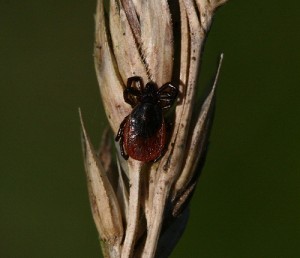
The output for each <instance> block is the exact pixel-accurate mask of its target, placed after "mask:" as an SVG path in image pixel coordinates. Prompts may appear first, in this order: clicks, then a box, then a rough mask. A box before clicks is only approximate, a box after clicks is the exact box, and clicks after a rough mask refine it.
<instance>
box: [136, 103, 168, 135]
mask: <svg viewBox="0 0 300 258" xmlns="http://www.w3.org/2000/svg"><path fill="white" fill-rule="evenodd" d="M162 121H163V117H162V111H161V108H160V107H159V106H158V105H157V104H152V103H142V104H140V105H137V106H136V107H135V108H134V109H133V111H132V113H131V119H130V122H131V129H132V133H133V134H135V135H137V136H142V137H145V138H147V137H151V136H153V135H154V134H155V133H157V131H158V130H159V129H160V127H161V125H162Z"/></svg>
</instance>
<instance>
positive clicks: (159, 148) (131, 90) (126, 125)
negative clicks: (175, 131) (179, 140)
mask: <svg viewBox="0 0 300 258" xmlns="http://www.w3.org/2000/svg"><path fill="white" fill-rule="evenodd" d="M133 84H137V85H138V88H135V87H133ZM177 95H178V88H177V87H175V86H173V85H172V84H171V83H166V84H164V85H163V86H162V87H160V88H159V89H157V85H156V84H155V83H154V82H148V83H147V84H146V86H145V87H144V84H143V81H142V78H140V77H138V76H134V77H130V78H128V80H127V86H126V88H125V90H124V100H125V102H126V103H128V104H130V105H131V106H132V108H133V110H132V112H131V113H130V114H129V115H128V116H126V117H125V118H124V120H123V121H122V123H121V125H120V129H119V131H118V134H117V136H116V141H120V150H121V155H122V156H123V157H124V158H125V159H128V157H129V156H130V157H131V158H133V159H136V160H139V161H143V162H149V161H153V162H155V161H157V160H158V159H159V158H160V157H161V156H162V155H163V153H164V150H165V146H166V125H165V120H164V116H163V112H162V111H163V110H167V109H169V108H170V107H171V106H172V104H173V103H174V101H175V100H176V98H177Z"/></svg>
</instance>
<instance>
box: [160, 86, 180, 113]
mask: <svg viewBox="0 0 300 258" xmlns="http://www.w3.org/2000/svg"><path fill="white" fill-rule="evenodd" d="M177 95H178V88H177V87H175V86H174V85H172V84H171V83H170V82H168V83H165V84H164V85H163V86H161V87H160V88H159V89H158V91H157V96H158V99H159V100H158V102H159V103H160V106H161V108H162V109H169V108H170V107H171V106H172V105H173V103H174V101H175V100H176V98H177Z"/></svg>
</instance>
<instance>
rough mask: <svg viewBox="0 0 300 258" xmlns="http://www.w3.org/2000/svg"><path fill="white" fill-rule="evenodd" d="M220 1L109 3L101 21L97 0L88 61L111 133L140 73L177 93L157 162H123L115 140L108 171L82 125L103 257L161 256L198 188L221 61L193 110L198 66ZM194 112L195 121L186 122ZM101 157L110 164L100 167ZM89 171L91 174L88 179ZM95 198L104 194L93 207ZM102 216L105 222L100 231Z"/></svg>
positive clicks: (177, 234) (126, 0) (172, 243)
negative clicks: (171, 86)
mask: <svg viewBox="0 0 300 258" xmlns="http://www.w3.org/2000/svg"><path fill="white" fill-rule="evenodd" d="M225 2H226V0H222V1H217V0H215V1H213V0H178V1H177V2H175V1H174V2H169V3H172V6H171V7H169V5H168V1H166V0H145V1H138V0H119V1H117V0H111V1H110V5H109V6H110V7H109V14H108V18H107V16H106V15H105V11H104V5H103V1H101V0H98V3H97V10H96V15H95V21H96V40H95V49H94V59H95V68H96V75H97V79H98V82H99V86H100V93H101V97H102V99H103V105H104V109H105V112H106V115H107V117H108V120H109V123H110V126H111V129H112V132H113V135H116V133H117V130H118V128H119V125H120V123H121V122H122V120H123V119H124V117H125V116H127V115H128V114H129V113H130V112H131V107H130V106H129V105H128V104H126V103H125V102H124V99H123V89H124V88H125V86H126V82H127V78H129V77H131V76H140V77H142V79H143V80H144V82H145V83H146V82H148V81H149V80H153V81H154V82H156V83H157V85H159V86H160V85H162V84H164V83H166V82H169V81H172V80H173V81H175V82H177V83H178V87H179V91H180V97H179V99H180V100H179V102H178V103H177V105H176V107H175V118H174V121H173V133H172V135H171V138H170V143H169V144H168V149H167V151H166V153H165V154H164V156H163V157H162V158H161V160H159V161H158V162H157V163H154V164H144V163H142V162H139V161H136V160H133V159H131V158H129V160H128V161H125V160H124V159H123V158H122V157H121V155H120V151H119V147H118V144H116V147H117V148H116V149H117V154H118V155H117V159H118V161H117V165H118V166H117V167H118V170H117V171H114V170H113V167H112V166H110V165H111V155H102V156H101V158H102V159H105V157H107V158H108V159H109V160H110V161H109V162H106V161H105V160H100V159H99V158H98V156H97V155H96V154H95V153H94V151H93V147H92V146H91V144H90V141H89V139H88V136H87V134H86V131H85V129H84V127H83V124H82V130H83V135H84V137H83V139H84V146H85V164H86V171H87V175H88V185H89V192H90V196H92V197H91V198H90V199H91V205H92V211H93V216H94V221H95V224H96V226H97V229H98V231H99V235H100V237H101V239H105V242H104V243H103V245H102V247H103V252H104V254H105V256H106V257H123V258H127V257H147V258H150V257H154V256H155V255H157V256H158V257H167V256H168V255H169V254H170V252H171V251H172V250H173V248H174V247H175V245H176V243H177V241H178V240H179V238H180V236H181V234H182V232H183V231H184V228H185V224H186V222H187V218H188V214H189V211H188V209H187V207H188V201H189V199H190V196H191V195H192V193H193V190H194V188H195V186H196V180H197V177H196V174H195V173H196V172H195V171H196V165H197V164H198V163H199V162H202V161H201V160H202V157H203V156H204V155H205V152H206V147H207V146H206V144H207V138H208V135H209V128H210V126H209V125H210V124H211V122H212V113H213V112H212V110H213V105H214V96H215V87H216V83H217V78H218V74H219V70H220V65H221V60H222V59H221V60H220V65H219V68H218V72H217V75H216V78H215V82H214V85H213V86H212V89H211V92H210V94H209V95H208V96H207V98H206V100H205V101H204V102H203V105H202V109H201V111H200V112H198V111H197V110H194V102H195V95H196V91H197V87H196V86H197V80H198V73H199V68H200V67H199V65H200V60H201V55H202V49H203V44H204V42H205V39H206V37H207V32H208V31H209V28H210V26H211V21H212V17H213V15H214V12H215V10H216V9H217V8H218V7H219V6H220V5H222V4H224V3H225ZM173 4H174V6H173ZM176 9H177V10H178V13H179V14H176ZM174 10H175V12H174ZM106 18H107V19H106ZM174 19H175V20H176V21H177V22H179V24H180V26H179V27H178V28H174V27H173V26H174V25H173V22H174ZM172 20H173V22H172ZM173 32H175V33H176V35H177V36H176V38H174V36H173ZM178 35H180V36H178ZM175 41H178V42H175ZM175 43H176V44H175ZM175 45H177V46H180V47H179V48H178V47H175ZM175 48H176V49H180V53H179V52H175V50H174V49H175ZM174 70H175V71H176V74H174ZM192 117H198V121H197V122H196V123H193V124H192V123H191V118H192ZM102 151H107V150H105V148H102ZM88 153H89V154H88ZM101 162H102V164H108V165H107V166H108V167H106V169H104V168H103V166H102V165H101ZM91 171H96V172H97V173H95V176H94V177H92V176H91V175H90V173H91ZM93 173H94V172H93ZM94 181H95V182H94ZM115 182H116V183H115ZM97 187H98V190H97ZM94 191H95V193H94ZM97 191H98V193H97ZM96 195H97V196H99V197H100V196H101V198H103V200H102V199H99V203H97V209H95V208H94V207H95V205H94V198H93V196H96ZM101 205H103V207H106V206H107V207H112V208H111V209H110V211H106V210H105V208H103V210H104V213H106V214H105V215H106V216H105V218H104V217H103V216H102V215H101V214H102V212H103V211H100V210H99V209H100V206H101ZM105 205H106V206H105ZM120 207H121V209H122V210H120ZM121 217H122V219H121V220H120V218H121ZM115 219H116V220H115ZM103 220H105V221H109V223H108V225H110V226H109V227H108V226H107V227H105V228H103ZM105 224H107V223H105ZM163 225H164V230H163V232H162V231H161V230H162V226H163ZM123 228H124V230H123ZM107 230H108V231H110V232H106V231H107ZM116 232H117V233H116ZM115 235H117V237H115V238H113V239H115V240H114V241H112V240H111V238H112V236H115ZM116 250H117V251H116Z"/></svg>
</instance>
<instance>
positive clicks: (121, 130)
mask: <svg viewBox="0 0 300 258" xmlns="http://www.w3.org/2000/svg"><path fill="white" fill-rule="evenodd" d="M127 118H128V116H126V117H125V118H124V120H123V121H122V123H121V124H120V128H119V130H118V133H117V136H116V138H115V141H116V142H118V141H119V145H120V152H121V155H122V157H123V158H124V159H126V160H127V159H128V155H127V154H126V153H125V150H124V144H123V143H124V141H123V137H124V127H125V125H126V122H127Z"/></svg>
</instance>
